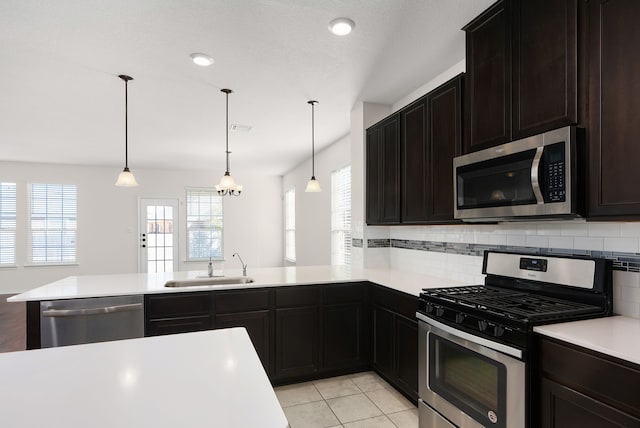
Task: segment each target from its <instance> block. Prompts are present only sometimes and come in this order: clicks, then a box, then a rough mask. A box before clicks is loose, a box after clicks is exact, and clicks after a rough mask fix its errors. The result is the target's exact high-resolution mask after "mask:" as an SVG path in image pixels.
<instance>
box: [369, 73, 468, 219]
mask: <svg viewBox="0 0 640 428" xmlns="http://www.w3.org/2000/svg"><path fill="white" fill-rule="evenodd" d="M462 85H463V75H462V74H460V75H458V76H456V77H455V78H453V79H451V80H450V81H448V82H446V83H445V84H443V85H442V86H440V87H438V88H437V89H435V90H433V91H432V92H430V93H428V94H427V95H425V96H423V97H421V98H420V99H418V100H417V101H415V102H413V103H411V104H410V105H408V106H407V107H405V108H403V109H402V110H400V111H399V112H396V113H394V114H393V115H391V116H389V117H388V118H386V119H384V120H382V121H381V122H379V123H377V124H376V125H374V126H372V127H371V128H369V129H368V130H367V150H366V152H367V162H366V164H367V172H366V177H367V184H366V195H367V200H366V212H367V224H370V225H375V224H430V223H439V224H442V223H451V222H454V219H453V158H454V157H455V156H458V155H460V153H461V148H462V129H461V128H462ZM396 159H399V160H400V161H399V162H397V163H396ZM394 168H395V169H394Z"/></svg>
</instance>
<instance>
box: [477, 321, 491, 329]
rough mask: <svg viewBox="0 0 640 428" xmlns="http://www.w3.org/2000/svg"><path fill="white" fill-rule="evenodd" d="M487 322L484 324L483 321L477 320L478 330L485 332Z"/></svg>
mask: <svg viewBox="0 0 640 428" xmlns="http://www.w3.org/2000/svg"><path fill="white" fill-rule="evenodd" d="M488 324H489V323H488V322H486V321H485V320H479V321H478V329H480V331H485V330H486V329H487V326H488Z"/></svg>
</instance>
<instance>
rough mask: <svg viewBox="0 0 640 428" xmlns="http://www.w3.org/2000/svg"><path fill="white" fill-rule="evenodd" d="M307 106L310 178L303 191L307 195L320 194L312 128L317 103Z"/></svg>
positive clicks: (313, 102) (311, 102) (310, 102)
mask: <svg viewBox="0 0 640 428" xmlns="http://www.w3.org/2000/svg"><path fill="white" fill-rule="evenodd" d="M307 104H311V178H310V179H309V182H308V183H307V187H306V189H304V191H305V192H309V193H317V192H322V188H321V187H320V182H319V181H318V180H316V159H315V158H316V155H315V151H316V148H315V135H314V128H315V117H314V113H315V110H314V109H315V105H316V104H318V102H317V101H313V100H312V101H307Z"/></svg>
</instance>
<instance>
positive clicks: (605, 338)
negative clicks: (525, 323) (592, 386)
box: [533, 316, 640, 364]
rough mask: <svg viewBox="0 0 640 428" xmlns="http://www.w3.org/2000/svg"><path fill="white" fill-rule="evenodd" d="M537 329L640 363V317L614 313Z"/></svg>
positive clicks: (540, 331) (545, 333) (543, 332)
mask: <svg viewBox="0 0 640 428" xmlns="http://www.w3.org/2000/svg"><path fill="white" fill-rule="evenodd" d="M533 331H535V332H536V333H539V334H542V335H544V336H548V337H553V338H555V339H559V340H562V341H564V342H568V343H572V344H574V345H577V346H581V347H583V348H587V349H591V350H593V351H597V352H601V353H603V354H606V355H610V356H612V357H617V358H620V359H623V360H626V361H630V362H632V363H636V364H640V340H639V339H640V320H639V319H635V318H629V317H623V316H613V317H607V318H596V319H592V320H584V321H573V322H566V323H561V324H549V325H542V326H538V327H535V328H534V329H533Z"/></svg>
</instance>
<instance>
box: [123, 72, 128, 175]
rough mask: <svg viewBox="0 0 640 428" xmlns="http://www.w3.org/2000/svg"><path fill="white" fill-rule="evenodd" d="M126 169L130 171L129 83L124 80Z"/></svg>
mask: <svg viewBox="0 0 640 428" xmlns="http://www.w3.org/2000/svg"><path fill="white" fill-rule="evenodd" d="M124 167H125V169H129V81H128V80H127V79H124Z"/></svg>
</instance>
